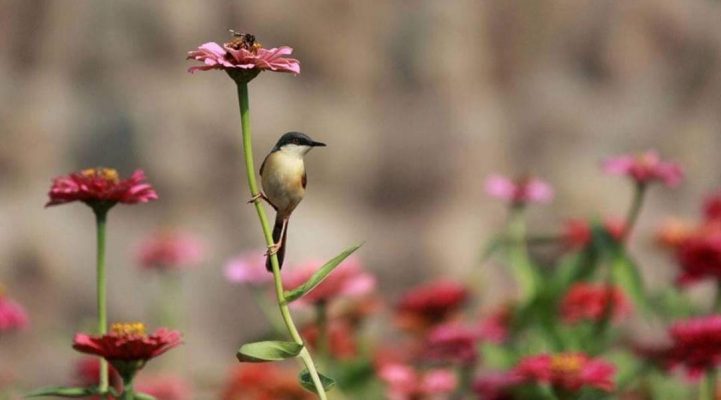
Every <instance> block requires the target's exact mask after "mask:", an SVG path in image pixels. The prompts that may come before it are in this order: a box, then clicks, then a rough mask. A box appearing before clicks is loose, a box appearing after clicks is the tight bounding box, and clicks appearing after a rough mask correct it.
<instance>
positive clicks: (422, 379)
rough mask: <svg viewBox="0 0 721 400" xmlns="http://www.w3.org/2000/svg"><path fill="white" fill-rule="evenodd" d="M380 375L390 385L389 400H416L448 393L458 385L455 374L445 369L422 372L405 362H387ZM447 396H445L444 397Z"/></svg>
mask: <svg viewBox="0 0 721 400" xmlns="http://www.w3.org/2000/svg"><path fill="white" fill-rule="evenodd" d="M378 376H379V377H380V379H381V380H382V381H384V382H385V383H386V385H388V393H387V398H388V399H389V400H414V399H422V398H426V397H425V396H433V395H448V394H450V393H451V392H453V390H454V389H455V388H456V386H457V384H458V383H457V381H456V377H455V375H454V374H453V373H452V372H450V371H447V370H444V369H434V370H429V371H425V372H423V373H420V372H418V371H416V370H415V369H413V368H412V367H410V366H408V365H405V364H392V363H391V364H386V365H384V366H382V367H381V368H380V370H379V371H378ZM443 398H445V397H443Z"/></svg>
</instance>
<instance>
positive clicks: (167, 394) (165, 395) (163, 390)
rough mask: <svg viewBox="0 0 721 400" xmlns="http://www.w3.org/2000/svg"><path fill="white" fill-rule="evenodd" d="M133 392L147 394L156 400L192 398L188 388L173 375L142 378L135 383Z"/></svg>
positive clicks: (185, 399)
mask: <svg viewBox="0 0 721 400" xmlns="http://www.w3.org/2000/svg"><path fill="white" fill-rule="evenodd" d="M135 390H136V391H137V392H139V393H144V394H149V395H151V396H153V397H155V398H156V399H157V400H189V399H190V398H192V392H191V389H190V386H189V385H188V384H187V383H186V382H185V380H183V379H182V378H180V377H178V376H174V375H160V376H152V377H148V376H143V377H141V378H138V380H137V382H136V383H135Z"/></svg>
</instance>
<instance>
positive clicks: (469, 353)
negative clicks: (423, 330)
mask: <svg viewBox="0 0 721 400" xmlns="http://www.w3.org/2000/svg"><path fill="white" fill-rule="evenodd" d="M478 340H479V332H478V330H477V329H473V328H470V327H467V326H463V325H459V324H456V323H446V324H443V325H439V326H437V327H435V328H434V329H433V330H431V331H430V332H429V334H428V337H427V338H426V347H425V353H426V354H425V355H426V357H427V358H429V359H431V360H438V361H448V362H453V363H460V364H466V365H469V364H473V363H474V362H475V361H476V360H477V359H478V351H477V349H476V345H477V343H478Z"/></svg>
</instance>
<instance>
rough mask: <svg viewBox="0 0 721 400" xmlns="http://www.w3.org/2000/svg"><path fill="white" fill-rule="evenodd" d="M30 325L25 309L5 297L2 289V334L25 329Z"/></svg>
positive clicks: (0, 291)
mask: <svg viewBox="0 0 721 400" xmlns="http://www.w3.org/2000/svg"><path fill="white" fill-rule="evenodd" d="M28 324H29V322H28V315H27V313H26V312H25V309H24V308H23V307H22V306H21V305H20V304H18V303H16V302H15V301H13V300H11V299H10V298H9V297H7V296H5V295H4V294H3V293H2V288H0V333H4V332H9V331H14V330H18V329H23V328H26V327H27V326H28Z"/></svg>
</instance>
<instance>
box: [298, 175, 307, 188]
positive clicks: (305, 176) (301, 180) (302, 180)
mask: <svg viewBox="0 0 721 400" xmlns="http://www.w3.org/2000/svg"><path fill="white" fill-rule="evenodd" d="M300 184H301V185H303V189H305V185H307V184H308V175H306V174H305V171H303V177H302V178H300Z"/></svg>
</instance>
